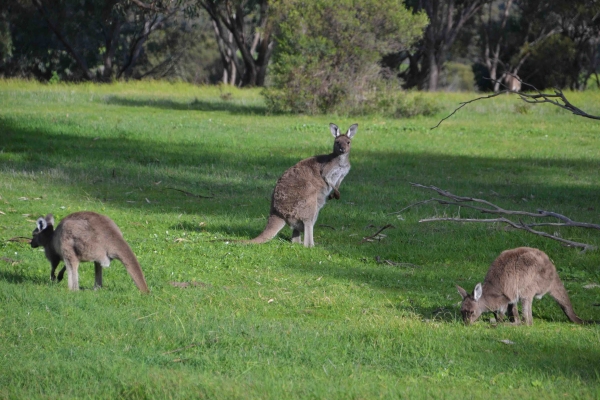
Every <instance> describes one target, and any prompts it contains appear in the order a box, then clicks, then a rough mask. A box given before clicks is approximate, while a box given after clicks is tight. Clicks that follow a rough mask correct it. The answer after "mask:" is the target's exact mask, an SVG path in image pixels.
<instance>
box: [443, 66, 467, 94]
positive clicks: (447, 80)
mask: <svg viewBox="0 0 600 400" xmlns="http://www.w3.org/2000/svg"><path fill="white" fill-rule="evenodd" d="M440 86H441V87H443V88H444V90H447V91H451V92H454V91H459V92H472V91H473V89H474V86H475V73H474V72H473V69H472V67H471V66H469V65H467V64H462V63H458V62H452V61H449V62H447V63H446V64H445V66H444V71H443V73H442V76H441V78H440Z"/></svg>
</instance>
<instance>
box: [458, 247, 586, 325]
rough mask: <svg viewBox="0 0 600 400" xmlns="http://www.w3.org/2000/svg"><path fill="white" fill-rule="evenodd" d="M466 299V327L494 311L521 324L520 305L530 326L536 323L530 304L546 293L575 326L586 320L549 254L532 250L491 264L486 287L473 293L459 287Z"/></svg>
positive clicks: (509, 254)
mask: <svg viewBox="0 0 600 400" xmlns="http://www.w3.org/2000/svg"><path fill="white" fill-rule="evenodd" d="M456 288H457V289H458V293H460V295H461V296H462V298H463V302H462V305H461V309H460V312H461V313H462V317H463V321H464V323H465V324H467V325H468V324H470V323H472V322H475V321H476V320H477V318H479V316H480V315H481V313H482V312H485V311H492V312H493V313H494V314H495V315H496V318H497V319H498V321H501V320H503V319H504V313H505V312H506V311H508V312H509V314H510V316H511V317H512V319H513V322H515V323H519V322H520V321H519V312H518V310H517V302H519V301H520V302H521V306H522V307H523V318H524V319H525V323H526V324H527V325H531V324H532V323H533V317H532V314H531V303H532V302H533V298H534V297H536V298H538V299H541V298H542V296H544V295H545V294H546V293H549V294H550V296H552V297H553V298H554V300H556V302H557V303H558V304H559V305H560V308H562V310H563V311H564V313H565V314H566V315H567V317H568V318H569V319H570V320H571V321H572V322H574V323H576V324H581V323H583V321H582V320H581V319H579V317H578V316H577V315H575V311H573V306H571V301H570V300H569V295H568V294H567V290H566V289H565V287H564V285H563V284H562V282H561V281H560V278H559V277H558V273H557V272H556V268H555V267H554V264H552V261H550V259H549V258H548V256H547V255H546V253H544V252H543V251H541V250H538V249H533V248H531V247H519V248H516V249H512V250H506V251H503V252H502V253H500V255H499V256H498V258H496V260H495V261H494V262H493V263H492V265H491V266H490V269H489V270H488V273H487V275H486V276H485V279H484V281H483V285H482V284H481V283H478V284H477V285H476V286H475V290H474V291H473V294H468V293H467V292H466V291H465V289H463V288H461V287H460V286H458V285H457V286H456Z"/></svg>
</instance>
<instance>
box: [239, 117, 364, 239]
mask: <svg viewBox="0 0 600 400" xmlns="http://www.w3.org/2000/svg"><path fill="white" fill-rule="evenodd" d="M329 129H330V130H331V134H332V135H333V137H334V138H335V140H334V142H333V153H331V154H324V155H319V156H314V157H310V158H307V159H304V160H302V161H300V162H299V163H297V164H296V165H294V166H293V167H291V168H289V169H288V170H287V171H285V172H284V173H283V175H282V176H281V177H280V178H279V180H278V181H277V183H276V184H275V189H274V190H273V194H272V196H271V211H270V213H269V220H268V222H267V226H266V228H265V230H264V231H263V232H262V233H261V234H260V235H258V236H257V237H256V238H254V239H252V240H249V241H247V242H246V243H265V242H267V241H269V240H271V239H273V238H274V237H275V235H277V233H278V232H279V231H280V230H281V229H282V228H283V227H284V226H285V225H286V223H287V224H288V225H290V226H291V228H292V230H293V231H292V243H302V236H301V233H302V232H304V246H305V247H312V246H314V245H315V242H314V240H313V227H314V225H315V222H317V217H318V216H319V210H321V208H322V207H323V206H324V205H325V202H326V201H327V199H339V198H340V192H339V188H340V184H341V183H342V180H343V179H344V177H345V176H346V175H347V174H348V171H350V160H349V156H350V143H351V141H352V140H351V139H352V137H353V136H354V135H355V134H356V131H357V130H358V124H354V125H352V126H351V127H350V128H349V129H348V132H347V133H346V134H345V135H342V134H340V129H339V128H338V127H337V125H335V124H329Z"/></svg>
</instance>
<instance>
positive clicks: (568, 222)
mask: <svg viewBox="0 0 600 400" xmlns="http://www.w3.org/2000/svg"><path fill="white" fill-rule="evenodd" d="M411 185H412V186H413V187H418V188H423V189H429V190H433V191H435V192H437V193H438V194H440V195H441V196H443V197H446V198H448V199H450V200H451V201H449V200H446V199H440V198H431V199H429V200H425V201H420V202H417V203H414V204H411V205H409V206H408V207H404V208H403V209H402V211H404V210H407V209H408V208H411V207H413V206H416V205H419V204H425V203H430V202H437V203H438V204H441V205H454V206H459V207H465V208H470V209H473V210H476V211H479V212H481V213H483V214H497V215H517V216H519V217H533V218H546V217H550V218H556V219H558V220H560V221H562V222H552V223H545V222H543V223H539V222H534V223H525V222H523V221H522V220H521V219H520V218H519V221H518V222H515V221H513V220H510V219H508V218H505V217H498V218H488V219H483V218H447V217H443V218H437V217H434V218H424V219H421V220H419V222H438V221H452V222H483V223H497V222H500V223H504V224H507V225H509V226H511V227H513V228H515V229H521V230H525V231H527V232H529V233H533V234H535V235H539V236H542V237H546V238H549V239H552V240H556V241H559V242H561V243H564V244H566V245H568V246H571V247H577V248H581V249H582V251H584V252H585V251H587V250H594V249H596V246H592V245H590V244H587V243H579V242H575V241H572V240H568V239H563V238H561V237H558V236H554V235H551V234H549V233H546V232H542V231H538V230H534V229H532V227H536V226H557V227H576V228H588V229H598V230H600V225H598V224H591V223H587V222H577V221H573V220H572V219H571V218H569V217H566V216H564V215H562V214H558V213H555V212H552V211H544V210H538V212H537V213H532V212H528V211H520V210H506V209H504V208H502V207H499V206H497V205H496V204H493V203H491V202H489V201H487V200H483V199H477V198H473V197H464V196H457V195H455V194H452V193H450V192H448V191H447V190H443V189H440V188H438V187H435V186H425V185H421V184H418V183H411ZM469 202H471V203H478V204H484V205H485V206H487V208H486V207H479V206H475V205H473V204H468V203H469ZM392 214H395V213H392Z"/></svg>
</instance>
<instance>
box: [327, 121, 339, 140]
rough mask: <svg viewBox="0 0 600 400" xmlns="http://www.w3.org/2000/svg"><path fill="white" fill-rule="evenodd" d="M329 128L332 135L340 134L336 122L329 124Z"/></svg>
mask: <svg viewBox="0 0 600 400" xmlns="http://www.w3.org/2000/svg"><path fill="white" fill-rule="evenodd" d="M329 130H330V131H331V134H332V135H333V137H338V136H340V128H338V126H337V125H336V124H329Z"/></svg>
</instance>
